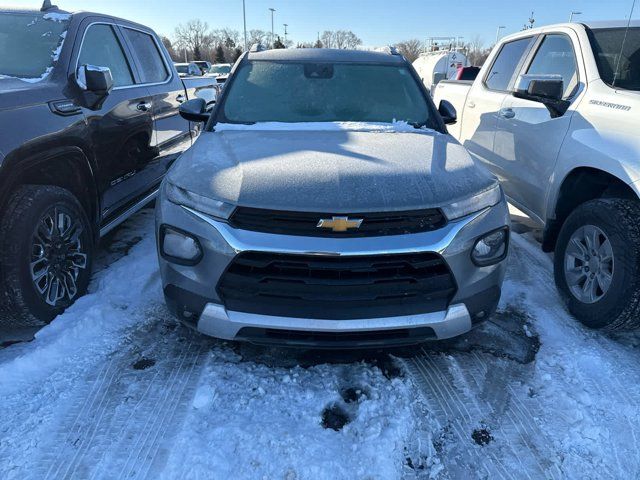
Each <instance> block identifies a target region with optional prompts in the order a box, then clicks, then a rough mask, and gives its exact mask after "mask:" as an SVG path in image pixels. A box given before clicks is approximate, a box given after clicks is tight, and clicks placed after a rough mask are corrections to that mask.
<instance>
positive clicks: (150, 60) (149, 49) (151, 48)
mask: <svg viewBox="0 0 640 480" xmlns="http://www.w3.org/2000/svg"><path fill="white" fill-rule="evenodd" d="M124 32H125V35H126V36H127V39H128V40H129V41H130V42H131V45H132V47H133V50H134V51H135V53H136V57H137V58H138V61H139V62H140V76H141V79H142V82H143V83H158V82H164V81H165V80H166V79H167V77H169V72H168V71H167V67H166V66H165V64H164V61H163V60H162V55H161V54H160V51H159V50H158V46H157V45H156V42H155V41H154V40H153V37H152V36H151V35H148V34H146V33H143V32H139V31H138V30H131V29H130V28H125V29H124Z"/></svg>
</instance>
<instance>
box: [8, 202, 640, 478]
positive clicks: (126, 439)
mask: <svg viewBox="0 0 640 480" xmlns="http://www.w3.org/2000/svg"><path fill="white" fill-rule="evenodd" d="M509 262H510V267H509V272H508V276H507V281H506V282H505V288H504V294H503V300H502V303H501V310H500V312H499V313H498V314H497V315H496V316H495V317H494V318H493V319H492V320H491V321H490V322H487V323H486V325H485V326H483V327H482V328H481V329H478V330H476V331H474V332H472V333H471V334H469V335H467V336H465V337H464V338H462V339H459V340H456V341H454V342H449V343H447V344H434V345H427V346H425V347H424V348H420V349H413V350H411V351H406V350H404V351H402V352H397V356H395V357H391V356H389V355H388V354H386V353H384V352H382V353H367V354H342V355H337V356H336V354H335V353H317V352H304V351H291V350H285V349H266V348H258V347H252V346H247V345H232V344H225V343H223V342H219V341H217V340H214V339H211V338H206V337H203V336H201V335H199V334H197V333H194V332H192V331H190V330H189V329H187V328H185V327H182V326H180V325H178V324H177V323H176V322H175V321H174V320H173V319H172V318H171V316H170V315H169V314H168V312H167V311H166V309H165V308H164V304H163V299H162V293H161V289H160V282H159V276H158V272H157V260H156V253H155V242H154V238H153V215H152V211H151V210H145V211H143V212H141V213H140V214H139V215H137V216H136V217H135V218H133V219H131V220H130V221H128V222H127V223H126V224H125V225H124V226H123V227H122V228H120V229H119V230H118V231H117V232H115V234H114V235H113V236H112V237H111V238H110V239H108V241H107V242H105V244H104V245H103V246H102V249H101V259H100V260H99V261H98V262H97V263H98V269H97V270H98V271H97V273H96V274H95V277H94V281H93V283H92V286H91V291H90V294H89V295H87V296H86V297H84V298H83V299H81V300H80V301H79V302H78V303H77V304H76V305H74V306H73V307H72V308H70V309H69V310H68V311H67V312H66V313H65V314H63V315H61V316H60V317H59V318H57V319H56V320H55V321H54V322H53V323H52V324H50V325H48V326H46V327H45V328H43V329H42V330H40V331H39V332H38V333H37V335H36V338H35V340H33V341H31V342H28V343H19V344H14V345H11V346H9V347H7V348H5V349H3V350H0V412H1V413H0V478H3V479H28V478H34V479H36V478H37V479H41V478H52V479H59V478H83V479H84V478H127V479H128V478H153V479H155V478H220V479H226V478H239V479H244V478H246V479H255V478H269V479H270V478H283V479H306V478H309V479H320V478H331V479H334V478H363V479H364V478H367V479H368V478H381V479H382V478H384V479H387V478H451V479H454V478H517V479H520V478H532V479H537V478H581V479H582V478H638V477H639V476H640V458H639V456H638V454H637V451H638V437H639V436H640V431H639V427H640V417H639V415H638V412H639V409H638V404H639V403H640V388H638V385H639V380H638V377H639V375H638V373H639V371H640V358H639V357H640V355H639V354H640V350H638V344H640V342H638V339H637V337H636V336H626V337H623V338H621V339H615V338H611V337H606V336H604V335H603V334H601V333H599V332H592V331H588V330H585V329H584V328H582V327H581V326H580V325H579V324H577V323H576V322H575V321H574V320H572V319H571V318H570V317H569V316H568V314H567V313H566V312H565V310H564V308H563V306H562V304H561V302H560V300H559V298H558V295H557V293H556V291H555V287H554V285H553V276H552V268H551V260H550V258H549V257H548V256H547V255H545V254H543V253H542V252H540V251H539V250H538V246H537V245H536V244H535V243H534V241H533V240H531V238H530V236H529V235H525V236H520V235H514V240H513V246H512V251H511V255H510V258H509ZM0 328H2V326H0Z"/></svg>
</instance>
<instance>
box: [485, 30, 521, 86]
mask: <svg viewBox="0 0 640 480" xmlns="http://www.w3.org/2000/svg"><path fill="white" fill-rule="evenodd" d="M532 41H533V37H527V38H521V39H519V40H514V41H513V42H508V43H505V44H504V45H503V46H502V48H501V49H500V53H498V57H497V58H496V60H495V61H494V62H493V65H492V66H491V70H489V73H488V75H487V78H486V80H485V85H486V86H487V88H489V89H491V90H500V91H506V90H507V89H508V88H509V83H510V82H511V78H512V77H513V75H514V73H515V71H516V68H517V67H518V64H519V63H520V61H521V60H522V57H524V54H525V53H526V52H527V51H528V50H529V46H530V45H531V42H532Z"/></svg>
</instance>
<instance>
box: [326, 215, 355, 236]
mask: <svg viewBox="0 0 640 480" xmlns="http://www.w3.org/2000/svg"><path fill="white" fill-rule="evenodd" d="M360 225H362V218H349V217H332V218H330V219H329V218H321V219H320V221H319V222H318V225H316V226H317V227H318V228H330V229H331V230H333V231H334V232H346V231H347V230H349V229H352V228H353V229H355V228H360Z"/></svg>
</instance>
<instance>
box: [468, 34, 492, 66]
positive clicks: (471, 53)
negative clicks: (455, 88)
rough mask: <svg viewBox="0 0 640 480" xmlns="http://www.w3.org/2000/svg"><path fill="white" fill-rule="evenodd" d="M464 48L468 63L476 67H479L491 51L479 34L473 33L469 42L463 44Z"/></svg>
mask: <svg viewBox="0 0 640 480" xmlns="http://www.w3.org/2000/svg"><path fill="white" fill-rule="evenodd" d="M465 49H466V53H467V59H468V60H469V63H471V65H473V66H476V67H481V66H482V65H483V64H484V62H485V61H486V60H487V57H488V56H489V53H491V49H490V48H486V47H485V44H484V40H483V39H482V37H480V35H475V36H474V37H473V38H472V39H471V41H470V42H469V43H467V44H465Z"/></svg>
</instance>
